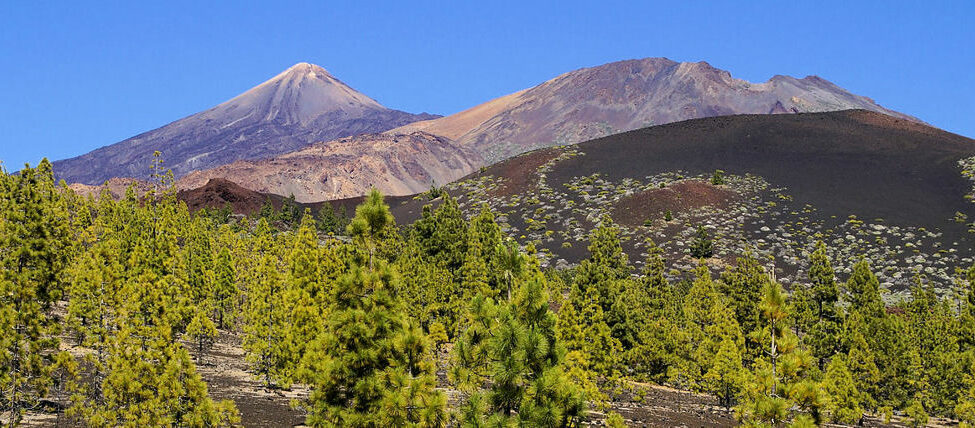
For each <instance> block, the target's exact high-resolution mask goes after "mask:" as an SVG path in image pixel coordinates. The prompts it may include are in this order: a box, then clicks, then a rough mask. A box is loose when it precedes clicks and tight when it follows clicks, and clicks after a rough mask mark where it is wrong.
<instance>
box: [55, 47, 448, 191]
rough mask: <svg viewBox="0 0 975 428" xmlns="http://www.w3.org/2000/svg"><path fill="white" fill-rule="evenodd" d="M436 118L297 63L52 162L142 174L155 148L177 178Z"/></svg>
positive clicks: (67, 172) (101, 173) (86, 179)
mask: <svg viewBox="0 0 975 428" xmlns="http://www.w3.org/2000/svg"><path fill="white" fill-rule="evenodd" d="M435 117H438V116H436V115H431V114H426V113H422V114H411V113H406V112H402V111H399V110H393V109H389V108H386V107H384V106H382V105H381V104H379V103H378V102H376V101H375V100H373V99H372V98H370V97H368V96H366V95H364V94H362V93H360V92H358V91H356V90H354V89H352V88H351V87H349V86H348V85H347V84H345V83H344V82H342V81H341V80H339V79H338V78H336V77H334V76H332V75H331V74H330V73H329V72H328V71H327V70H325V69H324V68H322V67H319V66H316V65H313V64H309V63H298V64H295V65H293V66H291V67H289V68H288V69H286V70H284V71H283V72H281V73H279V74H277V75H275V76H274V77H272V78H271V79H268V80H267V81H265V82H263V83H261V84H259V85H257V86H255V87H253V88H251V89H249V90H247V91H245V92H244V93H242V94H239V95H237V96H235V97H233V98H231V99H229V100H227V101H225V102H223V103H220V104H218V105H216V106H214V107H212V108H209V109H207V110H204V111H201V112H198V113H195V114H192V115H189V116H186V117H183V118H181V119H178V120H175V121H173V122H170V123H169V124H166V125H164V126H161V127H159V128H156V129H153V130H150V131H147V132H143V133H140V134H138V135H136V136H134V137H131V138H128V139H125V140H123V141H120V142H118V143H115V144H111V145H108V146H104V147H101V148H98V149H95V150H93V151H91V152H88V153H86V154H83V155H81V156H77V157H74V158H69V159H64V160H59V161H55V162H54V171H55V174H57V176H58V177H59V178H63V179H65V180H66V181H68V182H77V183H83V184H101V183H102V182H104V181H105V180H107V179H109V178H113V177H130V178H146V177H147V176H148V175H149V162H150V160H151V158H152V154H153V152H155V151H157V150H158V151H160V152H161V153H162V157H163V159H164V160H165V161H166V166H167V167H168V168H171V169H172V170H173V172H174V174H175V175H176V176H177V177H181V176H183V175H185V174H187V173H189V172H191V171H195V170H200V169H206V168H211V167H215V166H219V165H223V164H227V163H231V162H233V161H236V160H241V159H248V160H253V159H260V158H262V157H269V156H274V155H278V154H283V153H287V152H290V151H294V150H298V149H300V148H302V147H306V146H308V145H310V144H312V143H315V142H319V141H326V140H332V139H335V138H339V137H345V136H350V135H356V134H362V133H369V132H381V131H385V130H387V129H391V128H394V127H396V126H400V125H404V124H406V123H410V122H414V121H417V120H428V119H432V118H435Z"/></svg>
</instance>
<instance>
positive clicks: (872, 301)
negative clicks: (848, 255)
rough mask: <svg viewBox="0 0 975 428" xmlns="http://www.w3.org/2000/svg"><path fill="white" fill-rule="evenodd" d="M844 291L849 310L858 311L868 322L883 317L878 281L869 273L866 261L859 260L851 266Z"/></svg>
mask: <svg viewBox="0 0 975 428" xmlns="http://www.w3.org/2000/svg"><path fill="white" fill-rule="evenodd" d="M846 289H847V297H848V300H849V302H850V308H852V309H853V310H856V311H859V312H860V313H861V314H862V315H863V316H864V318H865V319H866V320H867V321H868V322H870V320H873V319H876V318H880V317H882V316H883V315H884V303H883V301H882V300H881V298H880V281H879V280H878V279H877V276H876V275H874V274H873V272H871V271H870V264H869V263H868V262H867V260H866V259H861V260H860V261H859V262H857V264H856V265H854V266H853V273H852V274H851V275H850V279H849V280H848V281H847V282H846Z"/></svg>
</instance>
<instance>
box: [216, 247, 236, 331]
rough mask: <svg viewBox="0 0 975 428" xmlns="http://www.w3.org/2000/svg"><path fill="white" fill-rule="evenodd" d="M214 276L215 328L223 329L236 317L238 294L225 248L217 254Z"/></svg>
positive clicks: (234, 274) (228, 253)
mask: <svg viewBox="0 0 975 428" xmlns="http://www.w3.org/2000/svg"><path fill="white" fill-rule="evenodd" d="M214 275H215V278H214V283H213V308H214V309H213V310H214V312H215V318H216V321H217V328H225V327H227V323H228V322H231V323H232V322H233V321H232V320H233V319H234V318H235V316H236V301H237V296H238V293H239V290H238V289H237V273H236V270H235V269H234V264H233V260H232V258H231V255H230V250H229V249H227V247H223V248H221V249H220V252H219V253H217V261H216V265H215V266H214Z"/></svg>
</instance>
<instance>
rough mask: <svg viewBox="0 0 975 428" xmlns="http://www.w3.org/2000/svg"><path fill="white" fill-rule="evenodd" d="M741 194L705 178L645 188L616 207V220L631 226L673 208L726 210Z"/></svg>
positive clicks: (677, 210)
mask: <svg viewBox="0 0 975 428" xmlns="http://www.w3.org/2000/svg"><path fill="white" fill-rule="evenodd" d="M738 196H739V195H738V194H736V193H735V192H733V191H731V190H728V189H726V188H722V187H720V186H714V185H712V184H711V183H709V182H706V181H702V180H688V181H683V182H680V183H677V184H674V185H670V186H667V187H664V188H660V189H650V190H644V191H642V192H639V193H635V194H633V195H630V196H627V197H625V198H623V199H622V200H620V201H619V202H617V203H616V206H615V207H614V208H613V212H612V216H613V221H615V222H617V223H620V224H624V225H627V226H639V225H642V224H643V222H644V221H645V220H647V219H648V218H649V219H659V218H663V217H664V214H665V213H666V212H667V211H668V210H669V211H671V212H681V211H688V210H693V209H698V208H701V207H705V206H712V207H715V208H718V209H723V208H726V207H727V206H728V202H729V201H730V200H732V199H734V198H736V197H738Z"/></svg>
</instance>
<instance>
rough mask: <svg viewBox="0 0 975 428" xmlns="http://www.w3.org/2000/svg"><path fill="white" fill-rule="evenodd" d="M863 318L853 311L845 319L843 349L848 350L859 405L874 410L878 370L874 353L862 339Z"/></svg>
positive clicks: (848, 359) (848, 363)
mask: <svg viewBox="0 0 975 428" xmlns="http://www.w3.org/2000/svg"><path fill="white" fill-rule="evenodd" d="M865 328H866V327H865V326H864V325H863V318H862V316H861V315H860V313H859V312H856V311H854V312H853V313H852V314H850V316H848V317H847V319H846V323H845V325H844V347H846V348H847V349H849V356H848V358H847V365H848V366H849V369H850V373H851V374H852V375H853V381H854V383H855V386H856V389H857V390H858V391H860V392H861V395H860V397H859V404H860V405H861V406H863V407H866V408H876V406H877V401H876V400H875V398H874V397H876V393H877V387H878V385H877V384H878V383H879V382H880V370H879V369H878V368H877V364H876V362H875V359H874V353H873V351H872V350H871V349H870V345H869V344H867V341H866V339H864V337H863V331H864V329H865Z"/></svg>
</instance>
